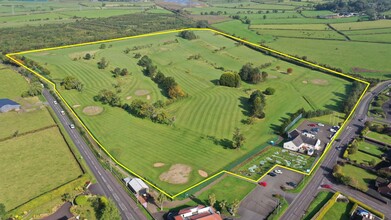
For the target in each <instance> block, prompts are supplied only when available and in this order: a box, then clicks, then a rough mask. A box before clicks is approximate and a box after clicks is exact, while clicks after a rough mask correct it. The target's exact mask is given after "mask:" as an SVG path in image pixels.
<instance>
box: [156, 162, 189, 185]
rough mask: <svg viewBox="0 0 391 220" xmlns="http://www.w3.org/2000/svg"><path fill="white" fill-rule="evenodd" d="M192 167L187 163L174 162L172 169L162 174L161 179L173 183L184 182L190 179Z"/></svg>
mask: <svg viewBox="0 0 391 220" xmlns="http://www.w3.org/2000/svg"><path fill="white" fill-rule="evenodd" d="M191 170H192V169H191V167H190V166H188V165H185V164H174V165H172V166H171V167H170V170H169V171H167V172H164V173H162V174H161V175H160V177H159V179H160V180H161V181H164V182H167V183H171V184H184V183H187V181H188V180H189V175H190V172H191Z"/></svg>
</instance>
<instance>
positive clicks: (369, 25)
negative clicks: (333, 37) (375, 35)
mask: <svg viewBox="0 0 391 220" xmlns="http://www.w3.org/2000/svg"><path fill="white" fill-rule="evenodd" d="M332 26H333V27H334V28H335V29H337V30H340V31H347V30H365V29H376V28H390V27H391V20H377V21H363V22H352V23H341V24H332Z"/></svg>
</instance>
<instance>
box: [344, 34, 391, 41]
mask: <svg viewBox="0 0 391 220" xmlns="http://www.w3.org/2000/svg"><path fill="white" fill-rule="evenodd" d="M350 39H352V40H356V41H368V42H380V43H390V42H391V33H387V34H369V35H353V36H350Z"/></svg>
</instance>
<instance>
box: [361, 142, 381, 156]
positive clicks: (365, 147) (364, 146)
mask: <svg viewBox="0 0 391 220" xmlns="http://www.w3.org/2000/svg"><path fill="white" fill-rule="evenodd" d="M358 149H360V150H362V151H365V152H368V153H371V154H373V155H377V156H379V157H380V156H381V155H382V154H384V152H383V151H382V150H381V149H380V148H379V147H378V146H376V145H373V144H370V143H368V142H365V141H361V142H359V144H358Z"/></svg>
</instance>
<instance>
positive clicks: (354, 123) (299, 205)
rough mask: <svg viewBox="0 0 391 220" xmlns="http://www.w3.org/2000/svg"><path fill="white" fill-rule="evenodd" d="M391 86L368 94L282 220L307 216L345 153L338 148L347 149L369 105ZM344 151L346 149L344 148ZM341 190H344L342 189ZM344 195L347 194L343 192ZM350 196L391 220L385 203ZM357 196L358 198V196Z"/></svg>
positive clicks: (356, 193) (374, 89) (356, 133)
mask: <svg viewBox="0 0 391 220" xmlns="http://www.w3.org/2000/svg"><path fill="white" fill-rule="evenodd" d="M389 84H391V80H389V81H386V82H383V83H380V84H378V85H377V86H376V87H374V88H372V91H371V92H368V93H367V94H366V95H365V96H364V97H363V99H362V101H361V102H360V104H359V105H358V106H357V109H356V111H355V114H354V115H353V117H352V119H351V121H350V122H349V124H348V125H347V126H346V128H345V129H344V130H343V131H342V132H341V134H340V136H339V138H338V139H339V141H334V143H333V145H332V146H331V148H330V150H329V152H328V153H327V155H326V156H325V159H324V160H323V162H322V163H321V165H320V167H319V169H317V170H316V171H315V173H314V174H313V175H314V176H313V178H312V180H311V181H310V182H309V183H308V185H307V186H306V187H305V188H304V189H303V190H302V191H301V193H300V194H299V195H298V196H297V197H296V198H295V200H294V201H293V202H292V204H290V206H289V207H288V209H287V210H286V212H285V213H284V215H283V216H282V217H281V218H280V219H281V220H291V219H301V218H302V217H303V216H304V215H305V211H306V209H307V207H308V206H309V205H310V203H311V201H312V200H313V199H314V197H315V196H316V194H317V192H318V190H319V189H320V185H322V184H323V183H324V182H327V177H330V175H331V173H332V169H333V166H334V165H335V164H336V162H337V160H338V155H339V154H341V153H342V152H343V151H338V150H337V149H336V148H337V147H342V148H343V147H345V146H346V145H347V144H348V143H349V142H351V141H352V140H353V138H355V137H356V136H357V135H358V134H359V132H360V130H361V129H362V128H363V126H364V122H365V120H366V119H367V112H368V109H369V104H370V102H371V100H372V99H373V97H374V96H376V95H377V94H378V93H379V92H381V91H382V90H384V89H385V88H387V86H388V85H389ZM343 149H344V148H343ZM340 189H344V188H342V187H340ZM342 193H345V192H344V190H342ZM347 194H348V195H352V196H353V197H355V198H356V199H358V200H359V201H361V202H363V203H364V204H369V205H370V204H376V206H374V208H376V209H377V210H379V211H381V212H383V213H385V214H386V216H388V217H389V218H391V206H390V205H386V204H383V203H378V201H376V199H373V198H372V197H369V196H367V195H366V194H364V193H359V192H358V191H355V192H353V193H352V192H351V191H348V192H347ZM356 195H357V196H356Z"/></svg>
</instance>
